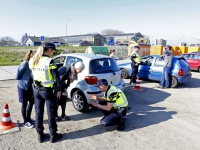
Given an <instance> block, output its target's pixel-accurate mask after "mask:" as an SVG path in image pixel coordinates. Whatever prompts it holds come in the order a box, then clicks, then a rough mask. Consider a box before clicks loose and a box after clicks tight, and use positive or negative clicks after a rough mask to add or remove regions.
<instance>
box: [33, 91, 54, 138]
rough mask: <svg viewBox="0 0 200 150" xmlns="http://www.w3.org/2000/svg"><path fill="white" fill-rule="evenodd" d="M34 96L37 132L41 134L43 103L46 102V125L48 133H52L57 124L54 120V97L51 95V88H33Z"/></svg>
mask: <svg viewBox="0 0 200 150" xmlns="http://www.w3.org/2000/svg"><path fill="white" fill-rule="evenodd" d="M34 97H35V111H36V122H35V128H36V130H37V132H38V134H43V130H44V126H43V116H44V104H45V102H46V107H47V115H48V125H49V131H50V134H51V135H53V134H55V133H56V131H57V124H56V120H55V108H56V107H55V105H56V98H55V96H53V92H52V90H51V89H47V90H38V89H36V88H34Z"/></svg>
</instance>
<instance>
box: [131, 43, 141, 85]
mask: <svg viewBox="0 0 200 150" xmlns="http://www.w3.org/2000/svg"><path fill="white" fill-rule="evenodd" d="M133 48H134V49H133V52H132V53H131V58H130V59H131V61H132V63H131V68H132V73H131V80H130V84H131V83H136V78H137V74H138V67H139V64H140V61H141V56H140V55H139V50H140V47H139V46H138V45H136V46H134V47H133Z"/></svg>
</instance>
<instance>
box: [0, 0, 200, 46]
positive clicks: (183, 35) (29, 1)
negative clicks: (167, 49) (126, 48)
mask: <svg viewBox="0 0 200 150" xmlns="http://www.w3.org/2000/svg"><path fill="white" fill-rule="evenodd" d="M199 7H200V0H163V1H161V0H57V1H53V0H0V37H4V36H10V37H12V38H14V39H15V40H17V41H20V39H21V37H22V35H23V34H24V33H28V35H30V36H34V35H35V36H39V37H40V36H45V37H56V36H66V25H67V35H79V34H87V33H94V32H98V33H101V31H102V30H104V29H116V30H120V31H123V32H125V33H135V32H140V33H142V34H144V35H147V36H149V37H150V41H151V44H155V41H156V39H161V38H162V39H166V40H167V44H169V45H180V43H181V42H187V43H188V44H191V43H194V44H196V43H197V42H198V39H200V19H199V18H200V9H199ZM199 42H200V41H199Z"/></svg>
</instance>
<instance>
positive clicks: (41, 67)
mask: <svg viewBox="0 0 200 150" xmlns="http://www.w3.org/2000/svg"><path fill="white" fill-rule="evenodd" d="M51 60H52V59H51V58H49V57H45V56H42V57H41V58H40V60H39V62H38V64H37V65H33V66H32V65H29V67H30V69H31V71H32V75H33V80H35V81H39V82H40V84H41V85H42V86H44V87H52V86H53V84H54V79H53V75H52V74H51V71H50V70H51V69H55V68H56V66H54V65H50V62H51Z"/></svg>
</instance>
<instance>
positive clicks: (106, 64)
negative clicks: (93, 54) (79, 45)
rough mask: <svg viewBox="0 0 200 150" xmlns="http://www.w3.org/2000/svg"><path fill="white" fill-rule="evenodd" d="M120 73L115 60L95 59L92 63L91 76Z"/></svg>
mask: <svg viewBox="0 0 200 150" xmlns="http://www.w3.org/2000/svg"><path fill="white" fill-rule="evenodd" d="M116 71H119V68H118V67H117V64H116V62H115V60H114V59H113V58H102V59H94V60H91V61H90V74H100V73H108V72H116Z"/></svg>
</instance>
